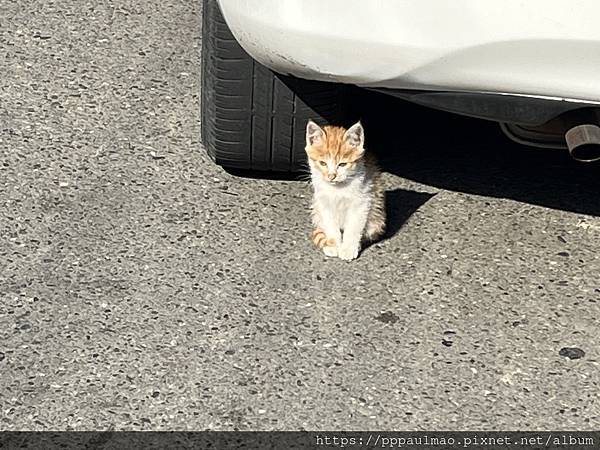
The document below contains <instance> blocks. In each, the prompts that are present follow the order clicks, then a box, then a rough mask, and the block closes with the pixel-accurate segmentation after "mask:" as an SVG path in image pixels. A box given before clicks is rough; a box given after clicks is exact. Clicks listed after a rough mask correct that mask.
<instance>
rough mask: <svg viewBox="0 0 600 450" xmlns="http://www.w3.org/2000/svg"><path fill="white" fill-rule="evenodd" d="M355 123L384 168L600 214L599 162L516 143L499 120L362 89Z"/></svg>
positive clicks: (449, 186) (443, 185) (448, 186)
mask: <svg viewBox="0 0 600 450" xmlns="http://www.w3.org/2000/svg"><path fill="white" fill-rule="evenodd" d="M356 100H357V101H356V103H355V106H354V111H353V112H352V114H353V116H354V117H353V118H352V119H353V120H357V119H360V120H361V121H362V123H363V125H364V126H365V136H366V145H367V147H368V148H369V149H370V150H374V151H375V152H376V153H377V154H378V156H379V159H380V164H381V166H382V169H383V170H384V171H386V172H389V173H392V174H394V175H397V176H399V177H402V178H406V179H409V180H412V181H416V182H419V183H423V184H426V185H429V186H433V187H436V188H439V189H445V190H450V191H458V192H464V193H470V194H476V195H482V196H489V197H496V198H507V199H512V200H516V201H519V202H523V203H528V204H531V205H537V206H543V207H548V208H553V209H560V210H564V211H570V212H576V213H582V214H588V215H592V216H600V200H599V199H598V195H599V193H600V189H599V180H600V164H586V163H580V162H577V161H574V160H573V159H571V157H570V156H569V154H568V152H567V151H566V150H564V151H563V150H553V149H538V148H531V147H527V146H523V145H519V144H516V143H514V142H512V141H511V140H509V139H508V138H507V137H506V136H504V134H503V133H502V131H501V130H500V128H499V127H498V125H497V124H496V123H494V122H490V121H485V120H479V119H473V118H468V117H463V116H459V115H455V114H450V113H445V112H441V111H434V110H431V109H428V108H424V107H420V106H417V105H413V104H410V103H407V102H404V101H402V100H399V99H395V98H392V97H390V96H388V95H384V94H378V93H367V92H366V91H361V90H357V94H356Z"/></svg>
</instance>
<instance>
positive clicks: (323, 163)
mask: <svg viewBox="0 0 600 450" xmlns="http://www.w3.org/2000/svg"><path fill="white" fill-rule="evenodd" d="M319 164H320V165H322V166H326V165H327V163H326V162H325V161H319Z"/></svg>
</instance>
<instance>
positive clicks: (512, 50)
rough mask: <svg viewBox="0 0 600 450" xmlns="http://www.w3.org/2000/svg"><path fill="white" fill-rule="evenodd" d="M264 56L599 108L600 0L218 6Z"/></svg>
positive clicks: (373, 83) (406, 82)
mask: <svg viewBox="0 0 600 450" xmlns="http://www.w3.org/2000/svg"><path fill="white" fill-rule="evenodd" d="M219 4H220V6H221V9H222V11H223V14H224V17H225V19H226V21H227V23H228V25H229V27H230V28H231V30H232V32H233V34H234V36H235V37H236V39H237V40H238V41H239V42H240V44H241V45H242V46H243V47H244V49H245V50H246V51H247V52H248V53H249V54H250V55H251V56H252V57H253V58H255V59H256V60H258V61H259V62H261V63H262V64H264V65H266V66H268V67H269V68H271V69H273V70H275V71H278V72H281V73H287V74H292V75H295V76H298V77H302V78H309V79H318V80H324V81H336V82H343V83H350V84H355V85H358V86H363V87H369V88H379V89H403V90H406V89H410V90H433V91H463V92H488V93H503V94H507V93H508V94H517V95H531V96H539V97H548V98H549V99H555V100H575V101H585V102H592V103H596V102H600V81H599V80H600V78H599V74H600V27H598V26H597V17H600V2H598V1H597V0H579V1H578V2H572V1H569V0H527V1H522V0H503V1H495V2H492V1H485V2H482V1H481V0H455V1H452V2H447V1H445V0H422V1H418V2H417V1H409V0H375V1H369V2H357V1H354V0H352V1H350V0H327V1H322V0H285V1H281V0H260V1H256V0H254V1H251V0H219Z"/></svg>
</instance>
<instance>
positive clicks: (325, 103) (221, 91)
mask: <svg viewBox="0 0 600 450" xmlns="http://www.w3.org/2000/svg"><path fill="white" fill-rule="evenodd" d="M201 90H202V92H201V98H202V100H201V113H202V116H201V120H202V123H201V133H202V141H203V143H204V146H205V147H206V149H207V151H208V154H209V155H210V157H211V158H212V159H213V160H214V161H215V162H216V163H217V164H220V165H222V166H224V167H226V168H232V169H253V170H268V171H284V172H294V171H298V170H300V169H301V168H302V167H303V166H304V164H305V159H306V156H305V153H304V146H305V142H304V141H305V128H306V121H307V120H308V119H313V120H315V121H316V122H321V123H333V124H336V123H341V122H342V121H343V116H342V113H343V110H344V108H343V90H344V88H343V85H340V84H333V83H323V82H317V81H308V80H300V79H297V78H293V77H289V76H283V75H280V74H277V73H274V72H272V71H271V70H269V69H267V68H266V67H264V66H262V65H260V64H259V63H257V62H256V61H254V60H253V59H252V58H251V57H250V56H249V55H248V54H247V53H246V52H245V51H244V50H243V49H242V47H240V45H239V44H238V43H237V41H236V40H235V38H234V37H233V35H232V34H231V31H229V28H228V26H227V24H226V23H225V20H224V19H223V16H222V15H221V11H220V9H219V5H218V3H217V1H216V0H203V25H202V85H201Z"/></svg>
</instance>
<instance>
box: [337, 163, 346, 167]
mask: <svg viewBox="0 0 600 450" xmlns="http://www.w3.org/2000/svg"><path fill="white" fill-rule="evenodd" d="M347 165H348V163H339V164H338V167H344V166H347Z"/></svg>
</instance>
